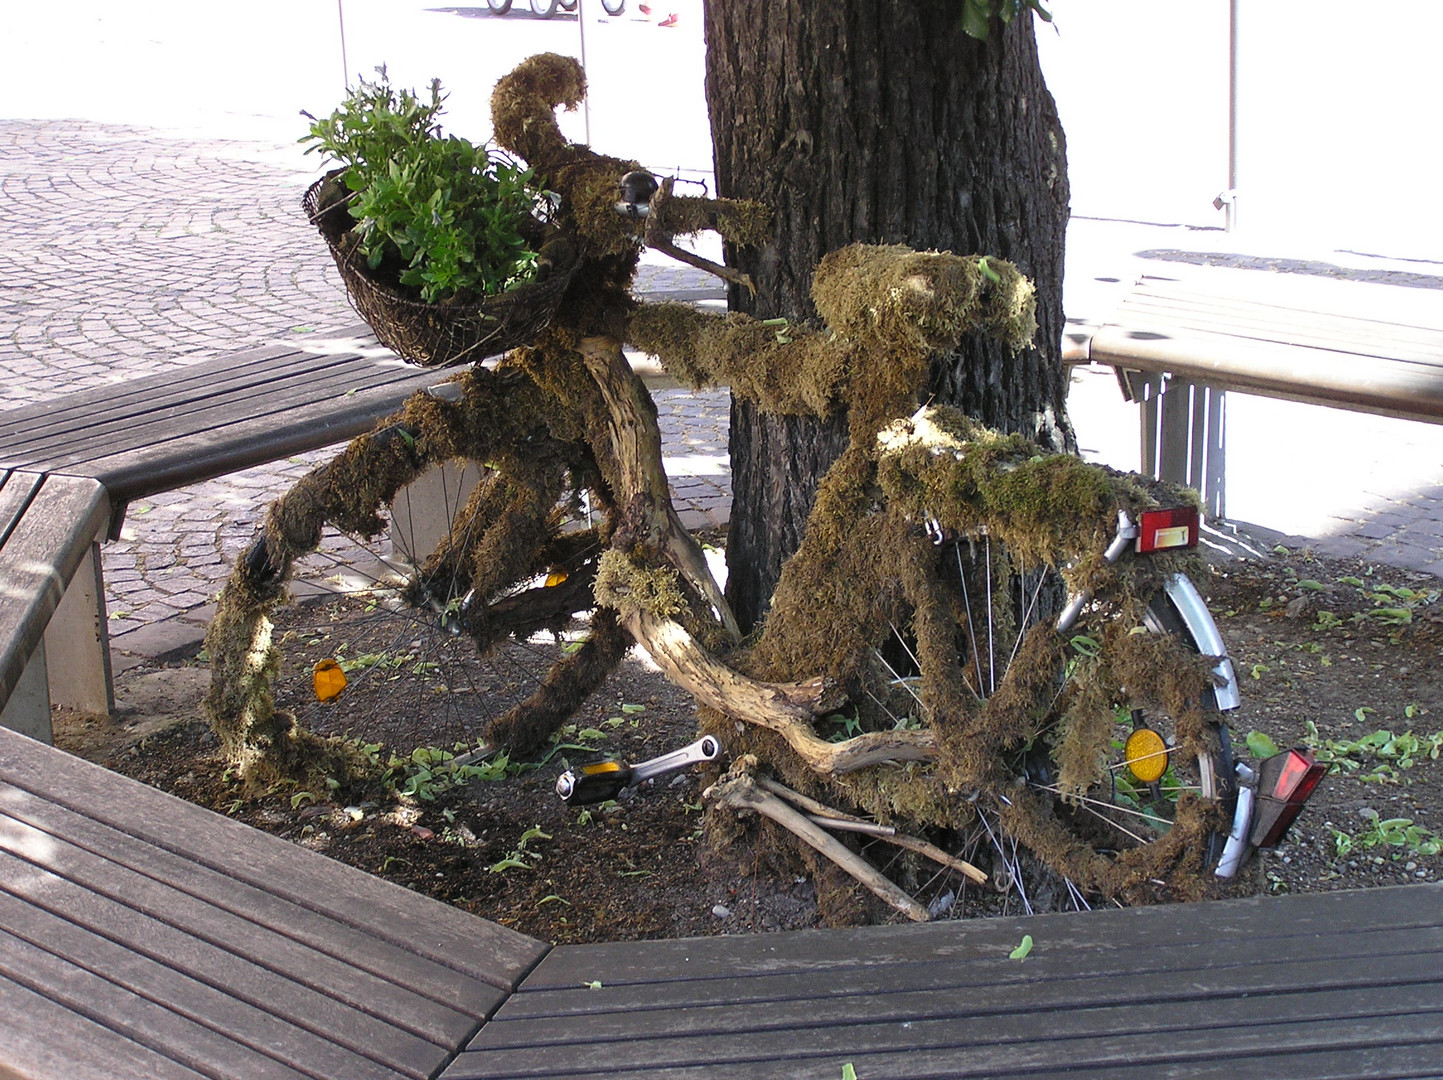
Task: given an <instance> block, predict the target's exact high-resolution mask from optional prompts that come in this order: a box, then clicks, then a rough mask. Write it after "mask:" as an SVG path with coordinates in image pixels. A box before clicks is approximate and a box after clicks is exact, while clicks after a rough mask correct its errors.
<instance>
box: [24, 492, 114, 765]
mask: <svg viewBox="0 0 1443 1080" xmlns="http://www.w3.org/2000/svg"><path fill="white" fill-rule="evenodd" d="M107 517H108V506H107V502H106V497H105V489H104V488H102V487H101V485H100V483H99V482H98V481H96V480H92V479H89V478H86V477H75V476H46V475H43V474H41V473H34V472H25V471H22V470H15V469H6V468H3V467H0V726H4V727H10V728H14V729H16V730H18V731H23V732H24V733H25V734H27V735H30V736H31V737H33V738H39V739H44V740H45V741H47V742H48V741H49V740H50V699H49V696H48V693H49V690H48V687H49V682H48V677H47V671H48V668H47V662H48V663H50V664H53V665H54V666H55V668H56V670H57V672H59V671H67V670H68V669H69V668H70V666H71V664H72V663H73V662H74V657H73V656H71V655H70V654H69V652H67V650H70V651H74V650H75V649H76V648H79V649H80V651H81V652H82V653H85V652H87V651H88V652H93V651H94V649H95V645H94V644H92V645H91V647H90V649H89V650H87V649H86V648H85V645H84V643H83V642H80V643H77V642H76V641H74V640H73V638H71V637H65V638H57V639H54V640H52V642H51V644H50V648H49V651H48V655H47V643H46V635H45V631H46V628H47V627H48V625H49V624H50V622H51V618H52V616H53V615H54V614H55V612H56V610H57V609H58V608H60V607H61V606H62V604H63V603H69V604H72V605H73V604H76V603H83V602H84V598H85V595H86V594H85V593H84V590H83V589H77V590H76V591H75V592H73V593H72V592H69V591H68V586H69V585H70V583H71V581H72V580H73V579H74V578H75V575H76V570H77V569H78V568H79V567H81V566H82V565H83V564H84V563H85V562H86V559H87V556H88V554H89V552H90V549H91V545H92V543H93V542H94V538H95V537H96V536H97V535H98V534H99V533H100V531H101V530H103V529H104V528H105V522H106V519H107ZM82 584H83V583H82ZM97 588H98V583H96V582H91V583H90V589H91V591H92V592H93V591H94V590H95V589H97ZM67 596H68V597H70V599H69V600H68V601H67V600H66V597H67Z"/></svg>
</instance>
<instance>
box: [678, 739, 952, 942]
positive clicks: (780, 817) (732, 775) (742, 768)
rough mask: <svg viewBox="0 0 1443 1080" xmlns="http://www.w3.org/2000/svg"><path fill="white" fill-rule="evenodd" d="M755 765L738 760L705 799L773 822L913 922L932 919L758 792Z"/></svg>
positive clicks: (868, 867) (832, 842) (786, 808)
mask: <svg viewBox="0 0 1443 1080" xmlns="http://www.w3.org/2000/svg"><path fill="white" fill-rule="evenodd" d="M755 763H756V761H755V759H754V758H752V757H751V756H750V755H747V756H746V757H743V758H742V759H740V761H738V762H737V764H736V765H734V766H733V767H732V770H731V771H730V772H729V773H728V774H727V776H726V777H725V778H724V779H722V780H721V781H719V782H718V783H716V784H713V785H712V786H711V787H710V788H708V789H707V791H706V797H707V798H709V799H713V800H715V801H716V802H717V804H718V805H721V806H726V807H730V808H731V809H733V810H752V811H755V812H756V813H758V814H761V815H762V816H764V817H766V818H769V819H770V820H772V821H774V822H776V823H777V824H778V825H780V826H781V827H782V828H784V829H786V830H787V831H788V832H790V833H792V834H793V835H794V836H796V837H797V838H798V839H800V840H802V841H804V842H805V843H807V844H809V845H810V846H811V847H813V848H815V849H816V850H817V851H819V852H820V853H821V854H823V855H825V856H826V857H827V858H829V859H831V860H832V862H834V863H836V864H837V865H838V866H840V867H841V868H842V869H843V870H845V871H846V872H847V873H849V874H851V875H852V877H854V878H856V879H857V880H858V881H859V882H861V883H862V884H863V885H865V886H866V887H867V888H868V889H870V890H871V891H872V892H873V893H875V894H876V895H877V896H879V897H881V898H882V899H883V900H885V901H886V902H887V903H888V904H891V905H892V907H894V908H896V909H897V910H898V911H900V912H902V914H904V915H906V916H907V918H909V919H911V920H912V921H913V922H927V921H928V920H929V919H930V918H931V916H930V915H929V914H928V913H927V909H926V908H925V907H923V906H922V905H921V904H919V903H917V901H916V900H913V899H912V897H910V896H908V895H907V894H906V893H905V892H903V891H902V890H901V889H899V888H898V887H897V886H896V885H894V884H893V883H892V882H890V881H888V880H887V879H886V878H885V877H883V876H882V875H881V874H879V873H878V872H877V871H876V870H875V869H874V868H873V867H872V866H871V865H869V864H868V863H867V861H866V860H865V859H863V858H862V857H861V856H860V855H857V854H856V853H855V852H853V851H851V850H849V849H848V848H846V847H845V846H843V844H842V843H841V842H840V841H838V840H837V839H836V838H835V837H833V836H831V835H830V834H829V833H827V832H825V831H823V829H822V828H821V827H820V826H818V825H816V824H814V823H813V822H812V821H810V820H808V819H807V817H806V816H805V815H803V814H801V813H799V812H798V811H797V810H795V809H793V808H792V807H791V806H789V805H788V804H787V803H786V802H784V801H783V800H781V799H779V798H777V796H775V795H773V794H771V793H770V792H767V791H763V790H762V789H761V788H759V787H758V786H757V784H756V781H755V780H754V779H753V777H752V776H751V774H750V772H749V769H750V767H751V766H752V765H754V764H755Z"/></svg>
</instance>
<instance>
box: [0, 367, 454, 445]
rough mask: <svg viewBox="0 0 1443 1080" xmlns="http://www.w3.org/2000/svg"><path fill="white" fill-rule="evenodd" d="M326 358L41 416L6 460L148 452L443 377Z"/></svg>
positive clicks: (13, 440)
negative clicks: (240, 421)
mask: <svg viewBox="0 0 1443 1080" xmlns="http://www.w3.org/2000/svg"><path fill="white" fill-rule="evenodd" d="M323 359H324V366H323V365H322V364H321V363H320V362H318V358H317V357H314V356H310V355H307V354H299V355H298V356H296V357H295V358H294V363H293V364H291V365H290V366H289V367H287V368H284V369H280V370H263V371H258V372H253V373H247V374H246V375H245V376H244V377H241V376H233V377H231V378H219V377H218V378H216V379H213V380H206V381H205V382H201V383H197V384H194V385H188V386H185V387H183V388H177V387H174V386H167V385H165V384H162V383H153V384H152V385H150V386H149V387H145V386H142V387H140V388H139V389H137V390H136V391H135V393H136V398H135V399H134V400H129V401H118V400H114V399H112V400H111V401H110V402H109V403H108V404H107V405H106V406H104V407H101V406H96V407H94V408H92V409H90V410H84V409H77V410H75V411H74V412H73V413H71V414H69V415H54V414H51V415H50V417H49V418H48V419H45V420H39V418H37V420H39V422H37V423H31V424H27V425H25V429H24V433H23V435H17V436H12V437H10V438H0V455H3V456H4V457H6V458H7V459H9V460H11V461H20V460H23V461H24V462H25V467H26V468H36V467H37V466H38V465H43V466H45V467H46V468H62V467H65V466H66V465H68V464H71V463H74V462H78V461H86V460H91V459H92V458H96V457H100V458H103V457H104V456H105V454H106V453H109V452H114V451H123V450H130V449H134V448H135V447H138V446H144V445H146V444H147V443H148V442H151V441H153V440H155V439H156V438H157V437H160V438H165V437H174V435H175V434H176V433H180V432H192V431H203V430H205V429H206V428H208V427H210V426H211V425H213V424H214V423H215V422H216V420H217V418H224V417H225V416H248V415H274V414H275V413H277V412H281V411H284V410H285V409H286V408H287V407H289V406H291V405H296V404H311V403H314V402H319V401H326V400H334V399H336V398H338V397H343V396H346V395H348V394H351V393H355V392H357V391H360V390H365V389H369V388H371V387H394V386H396V385H398V384H399V385H404V386H406V387H408V388H409V387H410V386H411V385H412V384H413V383H416V382H417V381H418V380H419V381H420V382H421V383H422V384H429V383H433V382H440V381H441V379H442V378H443V377H444V376H441V375H438V374H437V373H435V372H423V371H418V369H416V368H414V367H409V366H406V365H402V364H400V363H399V362H398V361H392V362H390V363H387V362H385V361H381V360H374V359H366V358H362V357H326V358H323ZM217 374H218V375H220V374H221V373H217ZM147 390H148V391H149V392H148V393H147V392H145V391H147ZM3 415H4V414H0V416H3Z"/></svg>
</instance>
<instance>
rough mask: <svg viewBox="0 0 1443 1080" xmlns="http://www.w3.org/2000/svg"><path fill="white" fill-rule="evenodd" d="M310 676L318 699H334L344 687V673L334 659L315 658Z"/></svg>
mask: <svg viewBox="0 0 1443 1080" xmlns="http://www.w3.org/2000/svg"><path fill="white" fill-rule="evenodd" d="M311 678H312V680H313V681H314V682H315V684H316V699H317V700H318V701H335V700H336V698H338V697H340V696H341V691H342V690H344V689H345V688H346V673H345V672H344V671H342V670H341V665H340V664H338V663H336V662H335V661H334V660H317V661H316V667H315V670H314V671H313V672H312V673H311Z"/></svg>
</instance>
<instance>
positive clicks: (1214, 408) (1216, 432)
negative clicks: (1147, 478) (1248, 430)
mask: <svg viewBox="0 0 1443 1080" xmlns="http://www.w3.org/2000/svg"><path fill="white" fill-rule="evenodd" d="M1121 374H1122V376H1123V392H1124V394H1125V395H1126V396H1127V397H1128V399H1129V400H1131V401H1136V402H1137V403H1138V405H1139V407H1140V411H1141V418H1142V468H1143V471H1144V472H1147V473H1148V474H1150V475H1152V476H1155V477H1157V478H1158V479H1160V480H1168V481H1171V482H1173V483H1177V484H1186V485H1187V486H1188V487H1191V488H1194V489H1195V490H1197V491H1198V492H1199V494H1201V495H1202V499H1203V513H1205V514H1206V515H1207V516H1208V517H1210V518H1214V519H1219V518H1223V517H1226V516H1227V488H1226V478H1227V457H1226V445H1227V443H1226V426H1227V421H1226V414H1227V409H1226V392H1225V391H1222V390H1218V389H1215V388H1213V387H1209V386H1204V385H1202V384H1200V383H1194V382H1189V381H1188V380H1186V379H1178V378H1174V377H1173V376H1171V375H1144V374H1140V373H1138V372H1135V371H1129V372H1124V373H1121Z"/></svg>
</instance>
